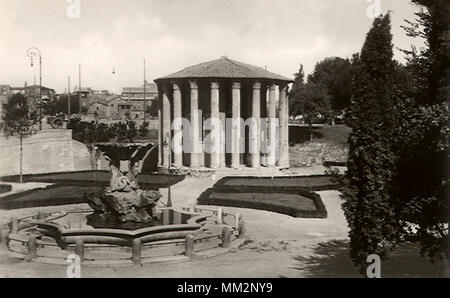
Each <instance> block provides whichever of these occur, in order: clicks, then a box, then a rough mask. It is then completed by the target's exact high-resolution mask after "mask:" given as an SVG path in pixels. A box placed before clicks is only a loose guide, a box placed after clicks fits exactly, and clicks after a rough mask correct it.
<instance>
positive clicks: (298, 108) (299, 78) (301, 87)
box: [289, 65, 331, 139]
mask: <svg viewBox="0 0 450 298" xmlns="http://www.w3.org/2000/svg"><path fill="white" fill-rule="evenodd" d="M304 76H305V75H304V72H303V65H301V66H300V69H299V72H298V73H297V74H295V81H294V84H293V86H292V90H291V93H290V95H289V97H290V100H289V104H290V113H291V115H295V116H297V115H302V116H303V119H304V121H305V122H306V123H307V124H309V128H310V136H311V139H312V135H313V132H312V124H313V121H314V119H315V118H317V117H318V116H319V115H322V116H325V117H327V116H330V111H331V106H330V95H329V93H328V90H327V88H326V86H325V85H324V84H322V83H313V82H308V83H307V84H305V83H304Z"/></svg>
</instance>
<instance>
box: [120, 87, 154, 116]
mask: <svg viewBox="0 0 450 298" xmlns="http://www.w3.org/2000/svg"><path fill="white" fill-rule="evenodd" d="M144 89H145V90H144ZM144 91H145V104H144ZM121 98H122V100H123V101H126V102H128V103H130V104H131V107H130V108H131V109H130V118H131V119H132V120H137V119H144V106H145V109H146V110H147V117H149V118H150V117H157V116H158V114H157V113H158V109H157V105H158V103H157V98H158V88H157V86H156V84H154V83H148V82H147V81H146V82H145V88H144V86H142V87H125V88H123V89H122V94H121Z"/></svg>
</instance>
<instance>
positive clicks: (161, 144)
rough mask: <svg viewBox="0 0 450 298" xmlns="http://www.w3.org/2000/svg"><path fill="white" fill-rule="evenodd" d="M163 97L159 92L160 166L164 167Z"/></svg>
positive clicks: (159, 87)
mask: <svg viewBox="0 0 450 298" xmlns="http://www.w3.org/2000/svg"><path fill="white" fill-rule="evenodd" d="M161 88H162V86H161V85H159V86H158V89H160V90H161ZM162 108H163V105H162V96H161V92H158V138H159V148H158V166H159V167H162V166H163V160H164V157H163V152H164V150H163V146H164V145H163V144H164V134H163V124H162V121H163V119H162V117H163V112H162Z"/></svg>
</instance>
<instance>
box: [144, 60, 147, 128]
mask: <svg viewBox="0 0 450 298" xmlns="http://www.w3.org/2000/svg"><path fill="white" fill-rule="evenodd" d="M146 83H147V82H146V79H145V59H144V122H145V121H146V120H147V117H146V115H147V110H146V103H145V97H146V91H147V90H146V88H147V86H145V85H146Z"/></svg>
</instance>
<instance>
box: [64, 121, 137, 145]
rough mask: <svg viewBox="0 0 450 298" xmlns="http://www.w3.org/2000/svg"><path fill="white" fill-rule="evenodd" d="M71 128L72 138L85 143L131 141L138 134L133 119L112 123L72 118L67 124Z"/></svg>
mask: <svg viewBox="0 0 450 298" xmlns="http://www.w3.org/2000/svg"><path fill="white" fill-rule="evenodd" d="M67 128H68V129H72V138H73V139H75V140H77V141H80V142H83V143H87V144H93V143H97V142H111V141H113V142H114V141H116V142H133V141H134V139H135V138H136V136H137V135H138V129H137V127H136V123H135V122H134V121H131V120H129V121H126V122H122V121H121V122H117V123H112V124H109V125H108V124H105V123H97V122H96V121H91V122H85V121H81V120H80V119H79V118H75V119H72V121H71V122H70V123H69V124H68V125H67Z"/></svg>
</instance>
